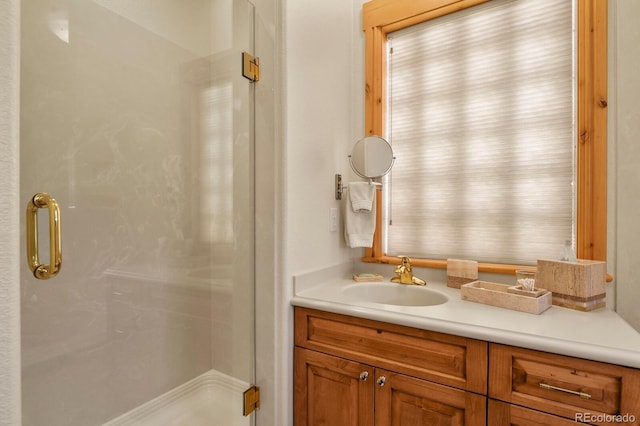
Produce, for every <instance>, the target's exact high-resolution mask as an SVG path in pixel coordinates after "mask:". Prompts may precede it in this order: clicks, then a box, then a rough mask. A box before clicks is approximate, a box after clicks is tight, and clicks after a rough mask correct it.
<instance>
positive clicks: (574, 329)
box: [291, 263, 640, 368]
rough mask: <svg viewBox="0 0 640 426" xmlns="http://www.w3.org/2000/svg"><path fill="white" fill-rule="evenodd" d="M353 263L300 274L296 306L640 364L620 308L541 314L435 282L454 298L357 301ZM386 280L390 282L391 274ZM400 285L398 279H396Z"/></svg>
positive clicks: (636, 336)
mask: <svg viewBox="0 0 640 426" xmlns="http://www.w3.org/2000/svg"><path fill="white" fill-rule="evenodd" d="M351 267H352V264H351V263H345V264H339V265H334V266H332V267H329V268H325V269H322V270H318V271H311V272H308V273H305V274H300V275H297V276H295V277H294V296H293V298H292V299H291V304H292V305H293V306H299V307H304V308H311V309H318V310H322V311H327V312H332V313H337V314H343V315H349V316H354V317H359V318H365V319H370V320H376V321H383V322H388V323H392V324H398V325H404V326H408V327H414V328H420V329H424V330H431V331H437V332H441V333H447V334H454V335H458V336H462V337H469V338H473V339H479V340H486V341H488V342H493V343H500V344H505V345H511V346H518V347H523V348H528V349H535V350H539V351H545V352H552V353H557V354H561V355H567V356H573V357H577V358H584V359H590V360H594V361H601V362H607V363H611V364H617V365H622V366H626V367H633V368H640V333H638V331H636V330H635V329H633V328H632V327H631V326H630V325H629V324H628V323H627V322H626V321H624V319H622V318H621V317H620V316H619V315H618V314H617V313H616V312H614V311H612V310H611V309H608V308H601V309H597V310H594V311H591V312H580V311H577V310H573V309H567V308H562V307H558V306H552V307H551V308H549V309H548V310H547V311H545V312H543V313H541V314H540V315H534V314H529V313H524V312H518V311H513V310H509V309H505V308H499V307H494V306H489V305H483V304H480V303H475V302H470V301H465V300H462V299H460V290H458V289H453V288H449V287H447V286H446V285H445V284H442V283H432V282H429V283H428V285H427V288H429V289H431V290H435V291H438V292H441V293H443V294H445V295H446V296H447V297H448V298H449V300H448V302H446V303H444V304H442V305H435V306H424V307H419V306H395V305H383V304H374V303H367V302H354V301H350V300H347V299H344V297H343V296H342V295H341V294H340V293H341V290H342V289H343V288H344V287H346V286H350V285H359V286H360V285H367V284H369V283H366V282H365V283H356V282H355V281H353V280H352V279H351V275H352V269H351ZM383 283H389V277H385V279H384V281H383ZM394 285H398V284H394Z"/></svg>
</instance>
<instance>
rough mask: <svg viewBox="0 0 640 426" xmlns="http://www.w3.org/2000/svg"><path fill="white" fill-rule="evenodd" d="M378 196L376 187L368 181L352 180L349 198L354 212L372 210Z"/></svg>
mask: <svg viewBox="0 0 640 426" xmlns="http://www.w3.org/2000/svg"><path fill="white" fill-rule="evenodd" d="M375 198H376V187H375V185H372V184H370V183H368V182H351V183H350V184H349V200H350V201H351V208H352V209H353V211H354V212H359V211H371V210H372V209H373V200H375Z"/></svg>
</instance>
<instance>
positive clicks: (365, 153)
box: [349, 136, 394, 179]
mask: <svg viewBox="0 0 640 426" xmlns="http://www.w3.org/2000/svg"><path fill="white" fill-rule="evenodd" d="M393 161H394V157H393V150H392V149H391V144H390V143H389V142H387V141H386V140H385V139H383V138H381V137H380V136H367V137H366V138H362V139H360V140H359V141H358V142H356V144H355V145H354V146H353V150H352V151H351V155H350V156H349V162H350V163H351V168H352V169H353V171H354V172H356V174H357V175H358V176H360V177H363V178H366V179H373V178H378V177H381V176H384V175H386V174H387V173H389V170H391V166H393Z"/></svg>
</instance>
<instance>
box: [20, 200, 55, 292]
mask: <svg viewBox="0 0 640 426" xmlns="http://www.w3.org/2000/svg"><path fill="white" fill-rule="evenodd" d="M38 209H48V210H49V264H48V265H43V264H41V263H40V259H39V256H38ZM27 262H28V263H29V269H31V272H33V276H34V277H36V278H38V279H40V280H48V279H49V278H53V277H55V276H56V275H57V274H58V272H60V267H61V266H62V245H61V243H60V208H59V207H58V203H57V202H56V200H55V199H54V198H53V197H51V196H50V195H49V194H46V193H44V192H41V193H38V194H36V195H34V196H33V198H31V200H30V201H29V203H28V204H27Z"/></svg>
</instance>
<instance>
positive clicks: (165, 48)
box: [20, 0, 256, 426]
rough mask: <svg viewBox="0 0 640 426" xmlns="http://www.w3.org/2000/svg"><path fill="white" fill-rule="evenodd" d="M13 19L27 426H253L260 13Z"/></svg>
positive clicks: (130, 9) (129, 10)
mask: <svg viewBox="0 0 640 426" xmlns="http://www.w3.org/2000/svg"><path fill="white" fill-rule="evenodd" d="M21 15H22V17H21V19H22V21H21V31H22V34H21V87H20V91H21V100H20V102H21V110H20V116H21V122H20V132H21V142H20V157H21V164H20V179H21V181H20V195H21V202H22V203H23V205H24V207H25V208H27V206H28V205H29V206H31V207H30V209H29V213H27V214H26V215H25V219H24V220H25V223H24V224H23V225H24V226H23V227H22V228H23V231H22V232H23V238H22V241H23V244H24V248H23V253H26V252H27V251H28V250H29V253H30V256H29V263H33V264H32V267H33V268H34V269H35V270H36V271H35V272H34V273H33V274H32V273H31V272H29V270H28V269H27V262H26V261H25V262H24V273H22V274H21V275H22V278H21V333H22V419H23V424H24V425H26V426H39V425H46V426H58V425H59V426H87V425H102V424H109V425H124V424H136V425H154V426H157V425H172V426H173V425H189V426H195V425H200V424H203V425H205V424H206V425H213V426H216V425H220V426H227V425H251V424H253V423H254V419H253V417H254V415H251V414H248V415H246V416H245V415H243V408H244V407H243V404H244V400H243V392H244V391H245V390H247V389H248V388H250V385H251V383H254V381H255V380H254V375H255V296H254V292H255V288H254V283H255V262H254V260H255V259H254V252H255V249H254V247H255V236H254V234H255V229H254V218H255V214H254V213H255V205H254V204H255V203H254V194H255V191H254V186H255V183H254V143H253V141H254V91H255V84H256V83H255V82H254V81H252V80H250V79H248V78H245V77H244V76H243V65H246V61H243V52H247V53H249V54H252V53H253V46H254V7H253V5H252V4H251V3H249V2H248V1H246V0H188V1H177V0H136V1H131V0H29V1H23V2H22V11H21ZM253 65H255V64H252V66H253ZM42 200H53V201H51V202H42ZM27 228H29V231H27ZM58 249H59V250H58ZM34 252H35V255H34ZM58 264H59V265H58ZM58 266H59V272H57V273H56V269H58V268H57V267H58ZM38 267H39V269H38ZM38 271H39V272H38Z"/></svg>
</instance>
